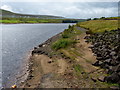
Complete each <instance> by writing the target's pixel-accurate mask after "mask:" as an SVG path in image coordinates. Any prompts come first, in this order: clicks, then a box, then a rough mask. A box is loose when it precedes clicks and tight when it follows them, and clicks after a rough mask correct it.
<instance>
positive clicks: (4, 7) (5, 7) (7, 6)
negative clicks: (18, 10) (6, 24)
mask: <svg viewBox="0 0 120 90" xmlns="http://www.w3.org/2000/svg"><path fill="white" fill-rule="evenodd" d="M0 8H1V9H4V10H8V11H12V7H11V6H9V5H2V6H1V7H0Z"/></svg>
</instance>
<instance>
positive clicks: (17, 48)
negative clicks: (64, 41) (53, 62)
mask: <svg viewBox="0 0 120 90" xmlns="http://www.w3.org/2000/svg"><path fill="white" fill-rule="evenodd" d="M68 25H69V24H10V25H4V24H3V25H2V30H0V33H2V36H1V37H2V40H0V44H2V48H0V50H1V51H2V54H1V52H0V55H2V56H0V57H2V65H1V63H0V66H2V86H3V87H10V86H11V85H13V84H17V80H16V77H17V76H19V74H21V73H22V69H20V68H21V67H22V68H23V66H24V63H25V59H26V57H27V55H28V53H29V51H30V50H32V49H33V47H34V46H37V45H39V44H40V43H42V42H44V41H46V40H47V39H48V38H50V37H52V36H54V35H56V34H58V33H60V32H62V31H63V30H64V29H66V28H67V27H68ZM0 70H1V68H0ZM0 73H1V71H0Z"/></svg>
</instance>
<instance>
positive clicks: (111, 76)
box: [104, 73, 120, 83]
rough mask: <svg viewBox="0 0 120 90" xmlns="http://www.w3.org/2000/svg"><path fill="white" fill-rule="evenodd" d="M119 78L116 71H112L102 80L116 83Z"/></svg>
mask: <svg viewBox="0 0 120 90" xmlns="http://www.w3.org/2000/svg"><path fill="white" fill-rule="evenodd" d="M119 80H120V77H119V75H118V74H117V73H113V74H112V75H110V76H107V77H105V78H104V81H106V82H110V83H117V82H118V81H119Z"/></svg>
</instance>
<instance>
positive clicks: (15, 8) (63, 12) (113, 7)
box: [0, 0, 118, 18]
mask: <svg viewBox="0 0 120 90" xmlns="http://www.w3.org/2000/svg"><path fill="white" fill-rule="evenodd" d="M90 1H91V0H90ZM90 1H88V0H84V1H83V0H81V1H80V0H76V1H75V0H64V1H63V0H59V1H57V0H56V1H51V0H49V1H48V0H44V1H43V0H42V1H40V0H3V1H2V4H1V7H0V8H2V9H5V10H9V11H12V12H16V13H23V14H38V15H55V16H63V17H67V18H94V17H103V16H105V17H112V16H118V2H117V1H118V0H109V1H108V0H105V1H104V0H92V1H91V2H90ZM93 1H94V2H93ZM100 1H101V2H100ZM113 1H114V2H113Z"/></svg>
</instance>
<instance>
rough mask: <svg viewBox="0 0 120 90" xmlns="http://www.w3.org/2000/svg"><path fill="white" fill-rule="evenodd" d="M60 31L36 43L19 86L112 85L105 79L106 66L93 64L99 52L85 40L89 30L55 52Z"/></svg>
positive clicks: (90, 86) (73, 86) (77, 86)
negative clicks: (94, 50)
mask: <svg viewBox="0 0 120 90" xmlns="http://www.w3.org/2000/svg"><path fill="white" fill-rule="evenodd" d="M79 29H80V30H82V28H79ZM61 34H62V33H59V34H57V35H55V36H53V37H51V38H49V39H48V40H46V41H45V42H44V43H42V44H40V45H38V46H37V47H34V49H33V50H32V52H31V56H30V59H29V65H28V66H29V68H28V77H27V79H26V80H25V81H24V82H22V83H21V85H20V88H110V87H111V85H109V84H107V83H104V77H105V76H106V70H104V69H102V68H99V67H96V66H93V65H92V64H93V63H95V62H96V56H94V55H93V53H92V50H91V49H90V48H89V47H90V45H91V44H88V43H87V42H85V39H84V37H85V36H86V34H85V33H82V34H80V35H76V36H75V37H74V39H76V40H77V42H78V43H77V44H75V46H74V47H70V48H69V49H66V50H62V52H60V53H58V52H54V51H53V50H52V49H51V44H52V43H53V42H55V41H56V40H59V39H60V38H61ZM63 52H64V53H63ZM69 53H72V54H73V55H72V54H69ZM74 54H75V55H74ZM72 56H75V58H74V57H72ZM79 65H80V66H79Z"/></svg>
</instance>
